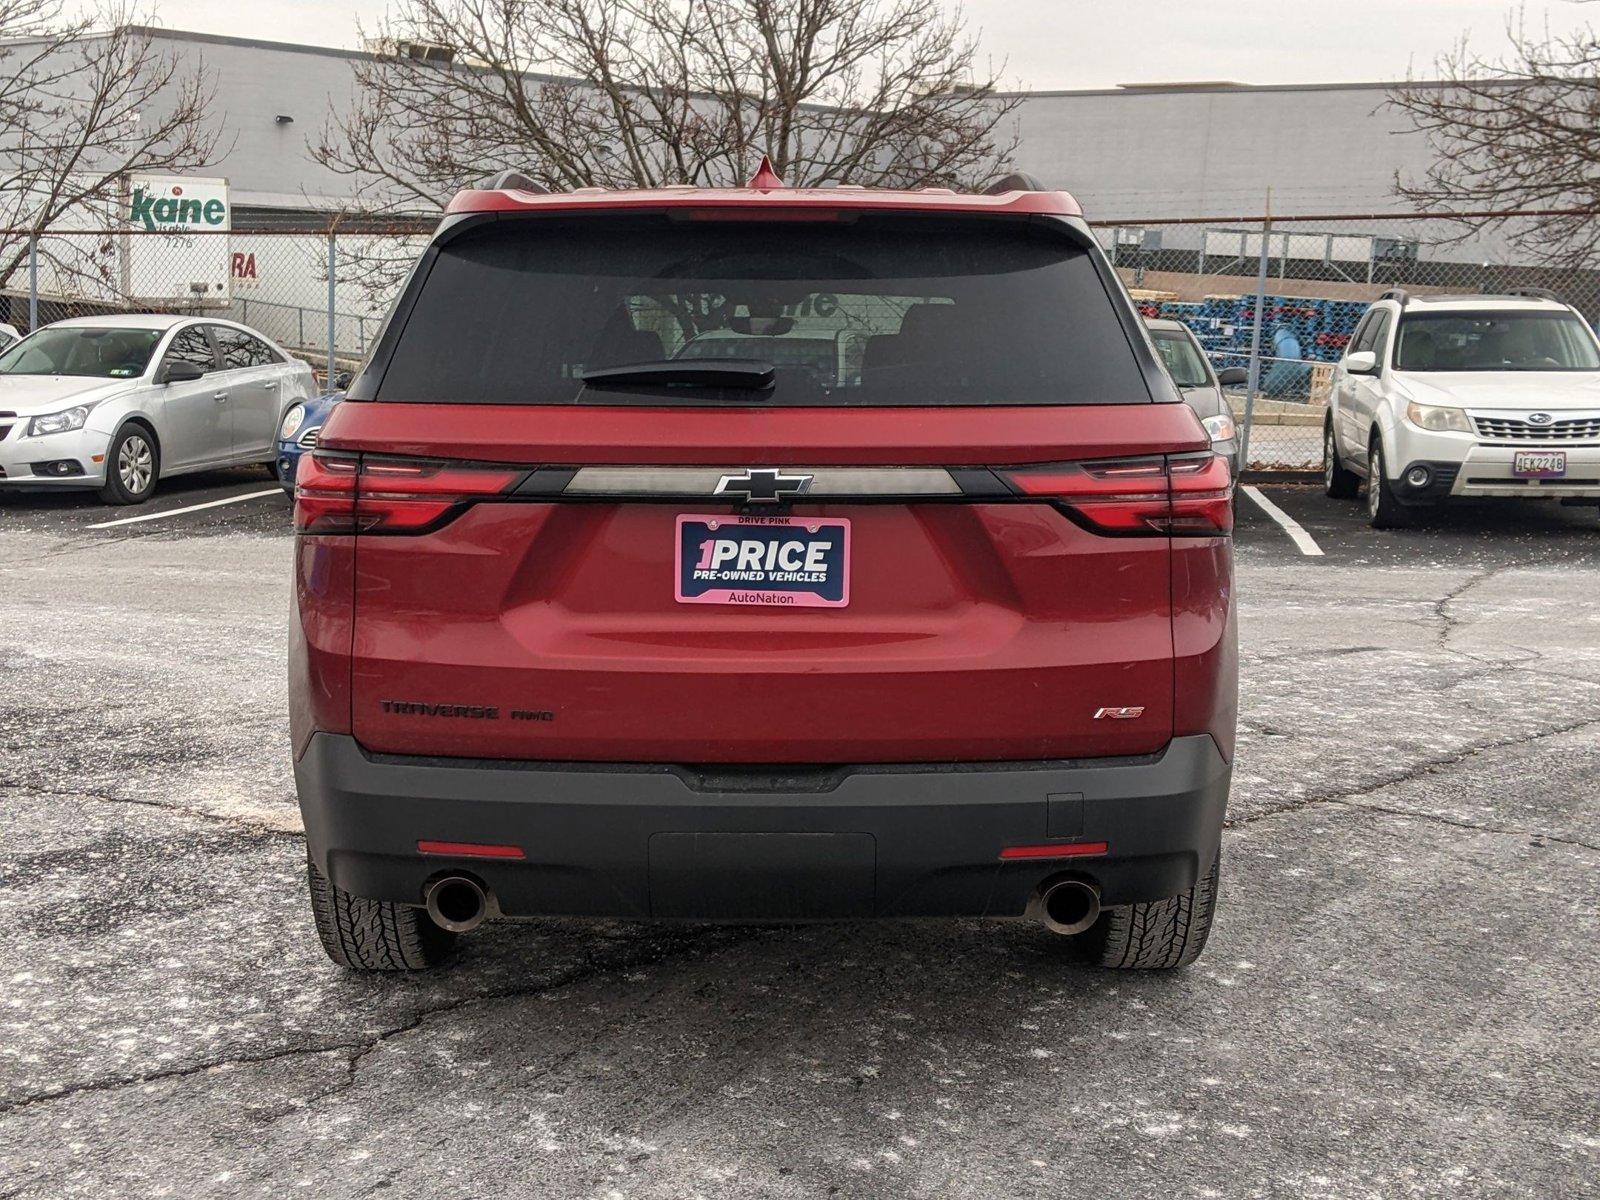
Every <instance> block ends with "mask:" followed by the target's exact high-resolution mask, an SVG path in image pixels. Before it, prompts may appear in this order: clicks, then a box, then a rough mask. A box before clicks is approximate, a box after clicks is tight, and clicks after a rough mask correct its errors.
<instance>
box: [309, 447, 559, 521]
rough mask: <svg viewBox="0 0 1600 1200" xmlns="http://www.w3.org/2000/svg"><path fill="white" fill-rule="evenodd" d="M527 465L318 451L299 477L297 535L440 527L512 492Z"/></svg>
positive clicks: (525, 470)
mask: <svg viewBox="0 0 1600 1200" xmlns="http://www.w3.org/2000/svg"><path fill="white" fill-rule="evenodd" d="M527 474H528V468H527V467H501V466H494V465H488V464H478V463H451V462H438V461H434V460H429V459H412V458H384V457H378V456H374V455H356V454H338V453H334V452H326V453H325V452H323V451H317V452H315V453H313V454H311V455H310V456H308V457H306V458H304V459H302V460H301V463H300V468H299V471H298V472H297V473H296V476H295V489H294V527H295V531H296V532H298V533H324V534H327V533H359V534H407V533H427V532H429V531H430V530H434V529H437V528H439V526H441V525H443V524H445V523H446V522H447V521H449V520H451V519H452V518H453V517H455V516H456V515H458V514H459V513H460V512H461V511H462V510H463V509H465V508H466V507H467V506H468V505H469V504H472V503H474V502H475V501H478V500H484V499H490V498H493V497H495V496H503V495H505V494H507V493H508V492H511V491H513V490H514V489H515V488H516V486H517V484H518V483H520V482H521V481H522V480H523V478H524V477H526V475H527Z"/></svg>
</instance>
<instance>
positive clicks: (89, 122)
mask: <svg viewBox="0 0 1600 1200" xmlns="http://www.w3.org/2000/svg"><path fill="white" fill-rule="evenodd" d="M138 17H139V14H138V13H137V12H136V11H135V10H133V9H132V8H129V7H127V6H126V5H124V4H122V3H120V2H118V0H111V2H110V3H109V4H108V5H107V6H105V7H102V8H100V9H98V10H97V11H95V12H93V13H91V14H90V15H89V16H87V17H82V18H77V19H68V18H67V17H66V16H65V13H64V7H63V0H0V287H6V286H8V285H10V284H11V283H12V279H13V276H15V275H16V273H17V272H18V270H19V269H21V268H22V267H23V266H24V264H25V263H26V261H27V255H28V242H29V233H30V232H32V233H42V232H48V231H49V230H51V229H54V228H57V227H58V226H59V225H60V224H61V222H62V220H63V218H64V217H66V216H67V215H68V214H74V213H84V212H89V213H91V214H93V213H109V212H110V208H109V207H108V206H109V205H111V204H112V203H113V202H116V201H117V200H119V199H120V197H121V195H122V191H123V188H124V181H125V180H126V178H127V176H128V175H129V174H130V173H131V172H139V171H155V172H161V171H183V170H190V169H193V168H194V167H196V166H199V165H200V164H202V163H204V162H206V161H207V160H208V159H209V158H210V157H211V155H212V152H213V150H214V149H215V133H214V132H213V131H211V130H209V129H208V128H207V123H206V122H205V120H204V118H205V115H206V109H207V106H208V105H209V103H210V99H211V87H210V82H209V80H208V78H207V76H206V74H205V72H204V70H203V69H196V70H193V71H186V70H185V69H184V67H183V64H182V63H181V62H180V61H179V60H178V59H177V58H176V57H175V56H173V55H170V54H167V53H164V52H162V51H161V50H159V49H158V48H157V47H156V46H155V44H154V43H153V42H152V40H151V38H150V36H149V34H148V31H147V30H145V29H144V28H143V27H141V26H139V25H138V24H137V23H136V22H137V20H138ZM102 220H103V218H102ZM91 223H101V222H96V221H93V220H91ZM69 260H70V261H69ZM85 261H88V258H87V257H84V256H78V255H68V256H67V259H64V260H63V261H61V262H58V263H56V264H55V265H56V266H57V268H58V270H61V271H68V272H70V271H75V270H82V269H83V266H82V263H83V262H85Z"/></svg>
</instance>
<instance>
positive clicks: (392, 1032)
mask: <svg viewBox="0 0 1600 1200" xmlns="http://www.w3.org/2000/svg"><path fill="white" fill-rule="evenodd" d="M762 932H763V930H761V929H737V930H732V931H729V930H727V929H726V928H724V929H719V930H717V931H716V933H715V935H714V946H713V951H714V952H721V951H723V950H728V949H732V948H734V947H737V946H739V945H742V944H744V943H745V942H748V941H750V940H751V939H753V938H755V937H757V936H759V935H760V934H761V933H762ZM706 944H707V943H706V942H705V941H703V940H699V939H690V938H684V939H683V940H681V941H679V942H677V943H676V944H674V945H672V946H669V947H665V948H661V949H656V948H651V949H650V950H647V951H646V952H645V953H642V954H638V955H635V954H630V953H627V952H624V954H623V955H622V957H621V958H620V959H618V960H617V961H614V962H600V961H598V960H597V959H596V958H595V957H594V955H593V954H592V953H591V954H586V955H585V961H584V963H583V964H582V965H581V966H577V967H574V968H573V969H572V970H570V971H567V972H565V973H563V974H560V975H557V976H555V977H553V978H551V979H547V980H545V981H543V982H542V983H539V984H536V985H533V986H523V987H515V988H507V989H505V990H503V991H498V992H484V993H482V994H481V995H476V996H461V997H458V998H456V999H454V1000H451V1001H450V1002H448V1003H445V1004H438V1005H434V1006H432V1007H425V1008H420V1009H417V1010H416V1011H415V1012H414V1013H412V1015H411V1016H410V1017H409V1018H407V1019H406V1020H405V1021H403V1022H401V1023H400V1024H399V1025H396V1026H394V1027H392V1028H389V1029H383V1030H380V1031H378V1032H377V1033H375V1034H373V1035H372V1036H370V1037H365V1038H362V1039H360V1040H358V1041H336V1042H330V1043H328V1044H326V1045H321V1046H298V1047H290V1046H285V1047H283V1048H281V1049H278V1050H269V1051H263V1052H261V1053H259V1054H236V1055H229V1056H227V1057H224V1058H217V1059H210V1060H207V1061H205V1062H199V1063H191V1064H189V1065H187V1066H183V1067H172V1068H170V1069H167V1070H164V1071H149V1072H145V1073H143V1074H140V1075H132V1076H127V1077H123V1078H116V1079H100V1080H91V1081H90V1082H88V1083H81V1084H74V1085H72V1086H70V1087H64V1088H56V1089H54V1090H52V1091H46V1092H38V1093H35V1094H34V1095H32V1096H20V1097H18V1098H16V1099H14V1100H6V1101H0V1118H3V1117H7V1116H11V1115H12V1114H14V1113H17V1112H21V1111H23V1110H25V1109H29V1108H34V1107H37V1106H39V1105H44V1104H51V1103H54V1102H55V1101H57V1100H65V1099H70V1098H71V1097H74V1096H80V1095H84V1094H92V1093H95V1092H114V1091H119V1090H121V1089H123V1088H130V1087H139V1086H142V1085H145V1084H152V1083H164V1082H166V1081H168V1080H172V1079H184V1078H187V1077H189V1076H192V1075H203V1074H205V1073H206V1072H208V1071H215V1070H220V1069H222V1068H226V1067H236V1066H238V1067H249V1066H259V1065H261V1064H264V1063H270V1062H278V1061H281V1060H283V1059H289V1058H314V1057H318V1056H322V1055H328V1054H340V1053H344V1054H348V1055H349V1056H350V1057H349V1059H348V1061H347V1062H346V1064H345V1067H346V1074H347V1077H346V1078H345V1079H344V1080H342V1081H341V1082H339V1083H338V1084H336V1085H334V1086H333V1087H332V1088H328V1089H326V1090H325V1091H323V1092H322V1093H319V1094H318V1095H316V1096H313V1097H312V1098H310V1099H309V1100H308V1101H307V1102H306V1103H305V1104H302V1105H298V1106H291V1107H290V1108H289V1109H287V1110H286V1111H283V1112H279V1113H277V1114H275V1115H273V1116H271V1117H269V1118H267V1121H268V1123H270V1122H271V1121H275V1120H278V1119H280V1118H281V1117H283V1116H287V1115H289V1113H290V1112H299V1111H304V1110H305V1109H306V1108H308V1107H310V1105H312V1104H317V1103H320V1102H321V1101H323V1100H325V1099H327V1098H328V1097H329V1096H334V1095H338V1094H340V1093H341V1092H344V1091H346V1090H348V1089H349V1088H351V1087H353V1086H354V1085H355V1082H356V1075H357V1073H358V1072H359V1070H360V1066H361V1063H362V1061H363V1060H364V1059H365V1058H367V1056H369V1055H370V1054H372V1053H373V1052H374V1051H376V1050H377V1049H379V1048H380V1047H381V1046H383V1045H384V1044H385V1043H387V1042H389V1041H391V1040H392V1039H394V1038H397V1037H400V1036H401V1035H403V1034H407V1033H412V1032H415V1031H416V1030H417V1029H420V1028H421V1027H422V1026H423V1025H425V1024H427V1023H428V1022H429V1021H431V1020H432V1019H433V1018H434V1017H437V1016H441V1015H446V1014H449V1013H454V1012H460V1011H462V1010H464V1009H469V1008H477V1007H482V1006H486V1005H491V1004H499V1003H503V1002H506V1001H511V1000H519V999H523V998H526V997H530V996H540V995H547V994H549V993H551V992H557V991H560V990H562V989H563V988H568V987H574V986H576V985H578V984H581V983H586V982H587V981H589V980H590V979H595V978H599V977H601V976H604V975H608V974H613V973H615V972H617V971H631V970H637V969H639V968H640V967H650V966H657V965H659V964H661V963H664V962H669V961H671V960H672V959H674V958H678V957H681V956H684V955H685V954H693V953H694V952H696V951H698V950H699V949H701V947H703V946H705V945H706Z"/></svg>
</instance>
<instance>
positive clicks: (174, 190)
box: [128, 176, 228, 233]
mask: <svg viewBox="0 0 1600 1200" xmlns="http://www.w3.org/2000/svg"><path fill="white" fill-rule="evenodd" d="M132 183H133V198H132V201H131V203H130V205H129V210H128V220H129V221H131V222H133V223H134V224H135V225H139V226H142V227H143V228H144V229H145V230H146V231H147V232H149V233H187V232H189V231H190V230H197V229H214V230H218V231H223V230H226V229H227V228H228V184H227V182H226V181H225V180H222V179H175V178H171V177H169V176H142V177H141V176H134V178H133V180H132Z"/></svg>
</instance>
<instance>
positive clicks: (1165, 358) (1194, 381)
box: [1150, 329, 1211, 388]
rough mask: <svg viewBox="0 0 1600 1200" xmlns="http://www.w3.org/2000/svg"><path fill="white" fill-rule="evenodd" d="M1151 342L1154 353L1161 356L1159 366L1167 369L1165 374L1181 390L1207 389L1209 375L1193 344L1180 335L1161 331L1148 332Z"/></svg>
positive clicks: (1209, 379) (1209, 381)
mask: <svg viewBox="0 0 1600 1200" xmlns="http://www.w3.org/2000/svg"><path fill="white" fill-rule="evenodd" d="M1150 337H1151V340H1152V341H1154V342H1155V344H1156V351H1157V352H1158V353H1159V354H1160V355H1161V365H1162V366H1164V367H1166V368H1167V374H1169V375H1171V376H1172V382H1173V383H1175V384H1177V385H1178V386H1179V387H1181V388H1198V387H1207V386H1209V385H1210V383H1211V375H1210V373H1209V372H1208V371H1207V370H1206V364H1205V363H1204V362H1203V361H1202V360H1201V358H1200V352H1199V351H1198V350H1196V349H1195V347H1194V343H1193V342H1191V341H1190V340H1189V339H1188V338H1187V337H1185V336H1184V335H1183V334H1181V333H1170V332H1167V331H1165V330H1161V329H1152V330H1151V331H1150Z"/></svg>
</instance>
